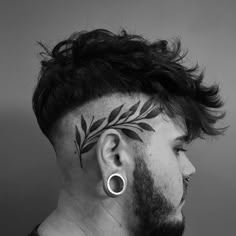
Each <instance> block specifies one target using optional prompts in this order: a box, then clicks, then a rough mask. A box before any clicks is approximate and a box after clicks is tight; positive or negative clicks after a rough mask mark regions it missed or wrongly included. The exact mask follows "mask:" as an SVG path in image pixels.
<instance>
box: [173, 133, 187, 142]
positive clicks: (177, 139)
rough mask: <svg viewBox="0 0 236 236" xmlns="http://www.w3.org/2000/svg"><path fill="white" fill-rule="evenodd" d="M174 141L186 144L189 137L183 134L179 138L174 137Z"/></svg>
mask: <svg viewBox="0 0 236 236" xmlns="http://www.w3.org/2000/svg"><path fill="white" fill-rule="evenodd" d="M174 140H175V141H182V142H186V143H187V142H188V140H189V137H188V135H187V134H183V135H181V136H178V137H176V138H175V139H174Z"/></svg>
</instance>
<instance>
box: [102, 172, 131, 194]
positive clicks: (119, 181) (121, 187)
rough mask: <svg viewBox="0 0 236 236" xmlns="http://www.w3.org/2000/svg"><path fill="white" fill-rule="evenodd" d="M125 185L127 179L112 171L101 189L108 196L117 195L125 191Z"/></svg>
mask: <svg viewBox="0 0 236 236" xmlns="http://www.w3.org/2000/svg"><path fill="white" fill-rule="evenodd" d="M126 186H127V179H126V178H124V177H123V176H122V175H121V174H119V173H114V174H111V175H110V176H109V177H108V179H107V181H106V182H104V184H103V189H104V191H105V193H106V194H107V195H108V196H110V197H118V196H120V195H122V194H123V193H124V192H125V190H126Z"/></svg>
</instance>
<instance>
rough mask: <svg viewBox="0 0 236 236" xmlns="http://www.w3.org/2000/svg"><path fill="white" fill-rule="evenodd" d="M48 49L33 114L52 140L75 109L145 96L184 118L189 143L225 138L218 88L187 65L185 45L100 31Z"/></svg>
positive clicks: (169, 113)
mask: <svg viewBox="0 0 236 236" xmlns="http://www.w3.org/2000/svg"><path fill="white" fill-rule="evenodd" d="M40 45H41V46H42V47H43V48H44V52H43V53H41V55H42V56H43V60H42V62H41V64H42V68H41V72H40V76H39V80H38V84H37V86H36V88H35V91H34V94H33V110H34V112H35V115H36V117H37V121H38V123H39V126H40V128H41V130H42V132H43V133H44V134H45V135H46V136H47V137H48V138H49V139H50V136H51V131H52V128H53V126H54V124H56V123H57V121H58V120H59V119H60V118H61V117H62V116H63V115H65V114H66V112H68V111H70V110H72V109H73V108H75V107H77V106H80V105H83V104H84V103H86V102H88V101H90V100H94V99H96V98H98V97H101V96H103V95H106V94H110V93H115V92H121V93H124V94H127V93H144V94H147V95H150V96H154V97H157V98H158V101H159V102H160V105H161V107H162V109H163V110H164V111H165V112H166V113H167V114H168V115H169V116H170V117H172V118H176V117H177V116H180V117H182V118H183V119H184V120H185V122H186V126H187V130H188V137H189V140H192V139H194V138H196V137H201V138H203V137H204V136H205V135H210V136H215V135H219V134H222V133H223V131H224V128H221V129H220V128H216V127H215V123H216V122H217V120H219V119H222V118H223V117H224V112H221V111H219V108H221V107H222V105H223V103H222V101H221V98H220V96H219V87H218V86H217V85H211V86H206V85H205V84H203V77H204V76H203V72H199V67H198V65H196V66H194V67H191V68H187V67H186V66H184V65H183V59H184V58H185V56H186V53H183V52H182V49H181V44H180V41H179V40H175V41H172V43H170V42H169V43H168V42H167V41H166V40H157V41H155V42H149V41H147V40H145V39H144V38H143V37H141V36H139V35H131V34H128V33H127V32H126V31H125V30H123V31H121V33H119V34H114V33H112V32H110V31H108V30H104V29H97V30H92V31H82V32H79V33H75V34H73V35H72V36H71V37H69V39H67V40H64V41H62V42H60V43H58V44H57V45H56V46H55V47H54V48H53V50H52V51H50V50H49V49H47V48H46V47H45V46H44V45H43V44H42V43H40Z"/></svg>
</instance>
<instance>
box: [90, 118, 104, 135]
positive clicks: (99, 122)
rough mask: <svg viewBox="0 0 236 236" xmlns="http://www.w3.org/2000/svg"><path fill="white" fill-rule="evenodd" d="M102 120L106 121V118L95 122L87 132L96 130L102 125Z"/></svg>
mask: <svg viewBox="0 0 236 236" xmlns="http://www.w3.org/2000/svg"><path fill="white" fill-rule="evenodd" d="M104 120H106V118H102V119H99V120H97V121H95V122H94V123H93V124H92V126H91V128H90V130H89V131H90V132H93V131H94V130H96V129H97V128H98V127H99V126H100V125H101V124H102V123H103V121H104Z"/></svg>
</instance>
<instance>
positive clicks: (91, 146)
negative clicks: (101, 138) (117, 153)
mask: <svg viewBox="0 0 236 236" xmlns="http://www.w3.org/2000/svg"><path fill="white" fill-rule="evenodd" d="M96 143H97V142H93V143H90V144H88V145H87V146H85V147H84V148H83V149H82V151H81V154H82V153H86V152H88V151H89V150H91V149H92V148H93V146H94V145H95V144H96Z"/></svg>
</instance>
